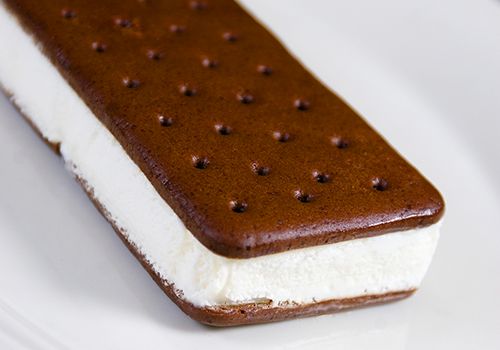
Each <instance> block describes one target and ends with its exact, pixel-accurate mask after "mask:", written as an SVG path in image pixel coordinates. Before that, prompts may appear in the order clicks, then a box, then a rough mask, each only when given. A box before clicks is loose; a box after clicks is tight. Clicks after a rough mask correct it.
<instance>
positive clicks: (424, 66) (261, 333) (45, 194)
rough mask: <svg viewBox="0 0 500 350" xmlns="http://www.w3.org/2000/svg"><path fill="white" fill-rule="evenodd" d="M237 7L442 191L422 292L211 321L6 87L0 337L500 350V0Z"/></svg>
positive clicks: (0, 132)
mask: <svg viewBox="0 0 500 350" xmlns="http://www.w3.org/2000/svg"><path fill="white" fill-rule="evenodd" d="M241 3H243V4H244V5H245V6H247V8H248V9H249V10H251V11H252V12H253V13H254V14H255V16H256V17H258V18H259V20H260V21H262V22H263V23H264V24H265V25H266V26H267V27H268V28H269V29H270V30H272V31H273V32H274V33H275V34H276V35H277V36H278V37H280V38H281V39H282V41H283V42H284V43H285V45H286V46H287V47H288V48H289V49H290V50H291V51H292V52H293V53H294V55H296V56H297V57H298V58H299V59H300V60H301V61H302V62H303V63H304V64H305V65H306V66H307V67H308V68H309V69H310V70H311V71H312V72H313V73H314V74H315V75H316V76H317V77H319V79H321V80H322V81H323V82H324V83H325V84H326V85H327V86H329V87H330V88H331V89H332V90H334V91H335V92H337V93H338V94H339V95H340V96H342V98H344V99H345V100H346V101H347V102H348V103H349V104H350V105H351V106H353V108H355V109H356V110H357V111H358V112H359V113H360V114H361V115H363V116H364V117H365V119H366V120H367V121H368V122H369V123H370V124H372V125H373V126H374V127H375V128H376V129H377V130H378V131H380V133H381V134H382V135H384V136H385V138H386V139H387V140H389V142H390V143H391V144H392V145H394V146H395V147H396V148H397V149H398V150H399V151H400V152H401V153H402V154H403V155H404V156H405V157H406V158H407V159H409V160H410V161H411V162H412V163H413V164H414V165H415V166H416V167H417V168H419V170H421V172H422V173H423V174H424V175H425V176H426V177H428V178H429V179H430V180H431V181H432V182H433V183H434V184H435V185H436V187H437V188H438V189H440V191H441V192H442V194H443V196H444V198H445V200H446V204H447V213H446V217H445V223H444V226H443V229H442V235H441V239H440V242H439V245H438V249H437V251H436V255H435V257H434V261H433V263H432V265H431V267H430V269H429V272H428V275H427V276H426V278H425V279H424V283H423V285H422V288H421V289H420V290H419V291H418V293H417V294H416V295H415V296H414V297H412V298H410V299H408V300H405V301H401V302H397V303H393V304H390V305H385V306H379V307H374V308H369V309H363V310H357V311H351V312H347V313H340V314H335V315H327V316H321V317H314V318H308V319H302V320H295V321H288V322H282V323H277V324H268V325H255V326H245V327H236V328H230V329H215V328H211V327H207V326H203V325H200V324H198V323H196V322H195V321H192V320H191V319H189V318H188V317H186V316H185V315H184V314H183V313H182V312H181V311H179V310H178V309H177V307H175V306H174V305H173V304H172V303H171V302H170V300H169V299H168V298H167V297H166V296H164V295H163V293H162V292H161V291H160V289H159V288H158V287H157V286H156V285H155V284H154V282H153V281H152V280H151V279H150V278H149V276H148V275H147V273H146V272H145V271H144V270H143V269H142V268H141V267H140V265H139V264H138V263H137V262H136V261H135V259H134V258H133V256H132V255H131V254H130V253H129V252H128V250H127V249H126V248H125V246H123V244H122V243H121V241H120V240H119V239H118V237H117V236H116V235H115V233H114V232H113V231H112V229H111V228H110V226H109V225H108V224H107V223H106V222H105V220H104V219H103V218H102V217H101V216H100V215H99V214H98V213H97V211H96V210H95V209H94V207H93V206H92V204H91V203H90V202H89V201H88V199H87V198H86V196H85V194H84V193H83V192H82V190H81V189H80V188H79V187H78V185H77V184H76V183H75V182H74V181H73V180H72V178H71V177H70V176H69V175H68V174H67V173H66V171H65V170H64V166H63V165H62V162H61V160H60V159H59V158H58V157H57V156H55V155H54V154H53V153H52V152H51V151H50V150H49V148H48V147H46V146H45V145H44V144H43V142H42V141H41V140H40V139H39V138H37V137H36V135H35V134H34V132H33V131H32V130H31V129H30V127H29V126H28V125H27V123H26V122H25V121H24V120H23V119H22V118H21V117H20V116H19V114H18V113H17V111H16V110H15V109H14V108H13V107H12V106H11V105H10V104H9V103H8V100H7V98H5V96H3V95H0V149H1V152H0V164H2V165H1V166H0V264H1V265H0V266H2V267H1V268H0V348H1V349H65V348H69V349H178V348H182V349H218V350H223V349H233V348H238V349H254V348H255V349H366V348H370V349H384V350H387V349H403V348H404V349H471V348H475V349H499V348H500V316H499V315H500V298H499V297H498V293H499V289H500V230H499V228H498V223H497V221H498V218H499V216H500V160H499V158H500V141H499V140H498V138H499V136H500V1H498V0H489V1H488V0H418V1H417V0H406V1H404V0H403V1H402V0H379V1H369V0H357V1H355V0H353V1H344V0H338V1H337V0H336V1H306V0H302V1H285V0H281V1H266V0H258V1H256V0H245V1H241ZM48 88H50V87H48Z"/></svg>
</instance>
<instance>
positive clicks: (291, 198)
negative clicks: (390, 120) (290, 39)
mask: <svg viewBox="0 0 500 350" xmlns="http://www.w3.org/2000/svg"><path fill="white" fill-rule="evenodd" d="M3 1H4V2H5V3H6V4H7V5H8V8H9V9H10V10H11V11H12V12H13V13H14V14H16V15H17V16H18V17H19V18H20V20H21V22H22V25H23V26H24V28H25V30H26V31H28V32H29V33H32V34H33V35H34V36H35V38H36V40H38V41H39V42H40V43H41V44H42V45H43V48H44V53H45V54H46V55H47V56H48V57H49V58H50V59H51V61H52V62H53V63H54V64H55V65H56V67H57V68H58V69H59V71H60V72H61V74H62V75H63V76H64V77H65V78H66V80H67V81H68V82H69V83H70V85H71V86H72V87H73V88H74V89H75V91H77V93H78V94H79V95H80V97H81V98H82V99H83V100H84V101H85V102H86V104H87V105H88V106H89V107H90V109H91V110H92V111H93V112H94V113H95V115H96V116H97V117H98V118H99V119H100V120H101V121H102V122H103V123H104V124H105V125H106V126H107V127H108V129H109V130H110V131H111V132H112V133H113V135H114V136H115V137H116V138H117V139H118V141H119V142H120V143H121V144H122V146H123V148H124V149H125V150H126V152H127V153H128V154H129V155H130V156H131V158H132V159H133V160H134V161H135V162H136V163H137V165H138V166H139V167H140V168H141V170H142V171H143V172H144V174H145V175H146V176H147V177H148V178H149V180H150V181H151V182H152V184H153V186H154V187H155V188H156V189H157V191H158V193H159V194H160V195H161V196H162V197H163V198H164V199H165V200H166V201H167V203H168V204H169V205H170V206H171V207H172V208H173V209H174V211H175V212H176V213H177V214H178V215H179V217H180V218H181V220H182V221H183V222H184V223H185V225H186V226H187V227H188V229H189V230H190V231H191V232H192V233H193V234H194V235H195V236H196V237H197V238H198V239H199V240H200V241H201V242H202V243H203V244H204V245H205V246H207V247H208V248H210V249H212V250H213V251H214V252H217V253H219V254H222V255H225V256H230V257H239V258H249V257H254V256H259V255H264V254H270V253H275V252H281V251H286V250H289V249H296V248H301V247H307V246H314V245H318V244H325V243H334V242H340V241H344V240H349V239H353V238H360V237H368V236H374V235H379V234H384V233H389V232H393V231H399V230H406V229H412V228H417V227H423V226H427V225H430V224H432V223H435V222H437V221H438V220H439V219H440V217H441V216H442V214H443V210H444V203H443V201H442V198H441V196H440V195H439V193H438V192H437V191H436V190H435V189H434V188H433V187H432V185H431V184H429V183H428V182H427V181H426V180H425V179H424V178H423V177H422V176H421V175H420V174H419V173H418V172H417V171H416V170H415V169H414V168H412V167H411V165H409V164H408V163H407V162H406V161H405V160H404V159H402V158H401V157H400V156H399V155H398V154H397V153H396V152H395V151H394V150H393V149H392V148H391V147H390V146H389V145H388V144H387V143H386V142H385V141H384V140H383V139H382V138H381V137H380V136H379V135H378V134H377V133H376V132H375V131H373V130H372V129H371V128H370V127H369V126H368V125H367V124H366V123H365V122H364V121H363V120H362V119H361V118H360V117H359V116H358V115H357V114H356V113H355V112H354V111H353V110H352V109H351V108H349V107H348V106H347V105H346V104H345V103H344V102H342V101H341V100H340V99H339V98H338V97H337V96H335V95H334V94H332V93H331V92H330V91H328V89H326V88H325V87H324V86H323V85H321V84H320V83H319V82H318V81H317V80H316V79H314V77H312V76H311V75H310V74H309V73H308V72H307V71H306V70H305V69H304V68H303V67H302V66H301V65H300V64H299V63H298V62H297V61H296V60H295V59H294V58H292V57H291V56H290V55H289V54H288V53H287V52H286V51H285V49H284V48H283V47H282V46H281V45H280V44H279V43H278V41H277V40H276V39H275V38H274V37H273V36H272V35H271V34H269V33H268V32H267V31H266V30H265V29H264V28H263V27H261V26H260V25H259V24H258V23H256V22H255V21H254V20H253V19H252V18H251V17H250V16H249V15H248V14H246V13H245V12H244V11H243V10H242V9H241V8H240V7H239V6H238V5H237V4H235V3H233V2H232V1H228V0H210V1H206V2H203V3H205V4H206V6H191V5H192V2H190V1H185V0H175V1H154V0H152V1H138V0H105V1H104V0H85V1H84V0H79V1H78V0H3ZM47 88H50V86H48V87H47Z"/></svg>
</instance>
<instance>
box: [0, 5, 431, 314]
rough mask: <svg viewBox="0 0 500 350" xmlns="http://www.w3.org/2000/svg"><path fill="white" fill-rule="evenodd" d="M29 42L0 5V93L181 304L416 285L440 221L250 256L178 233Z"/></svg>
mask: <svg viewBox="0 0 500 350" xmlns="http://www.w3.org/2000/svg"><path fill="white" fill-rule="evenodd" d="M0 4H1V1H0ZM37 46H38V45H37V44H36V43H35V42H34V40H33V39H32V38H31V37H30V36H29V35H27V34H26V33H25V32H24V31H23V29H22V28H21V27H20V25H19V23H18V21H17V20H16V19H15V18H13V17H12V16H11V15H10V14H9V13H7V12H6V10H5V9H4V8H3V6H0V48H1V49H0V83H1V84H2V86H3V88H4V89H5V90H6V91H7V92H8V93H10V94H12V99H13V100H14V102H15V103H16V105H17V106H19V107H20V108H21V111H22V113H24V114H25V115H27V116H29V118H30V119H31V121H32V122H33V123H34V124H35V126H36V127H37V128H38V129H39V130H40V132H41V133H42V135H43V136H44V137H45V138H47V139H48V140H49V141H50V142H52V143H60V151H61V154H62V157H63V159H64V161H65V162H66V164H67V165H68V169H69V170H70V171H71V172H72V173H73V174H74V175H75V176H77V177H79V178H81V179H84V180H85V182H86V183H87V184H88V186H89V188H91V189H92V190H93V193H94V195H95V198H96V200H97V201H98V202H99V203H101V204H102V205H103V207H104V208H105V209H106V211H107V212H108V213H109V217H108V219H109V220H111V221H113V222H114V223H115V224H116V226H117V227H119V228H122V229H123V230H122V231H123V234H124V235H125V237H126V239H127V240H128V241H129V242H130V243H132V245H133V246H135V247H137V249H139V251H140V253H141V254H142V255H143V256H144V257H145V259H146V260H147V261H148V262H149V263H150V264H151V266H152V267H153V268H154V270H155V271H156V272H158V273H159V275H160V276H161V277H162V278H164V279H165V280H166V281H168V282H169V283H171V284H173V285H174V286H175V288H176V289H177V290H178V291H180V293H179V295H180V296H181V297H182V298H184V299H185V300H186V301H188V302H191V303H192V304H194V305H195V306H214V305H221V304H238V303H248V302H259V301H262V300H265V301H271V302H272V303H273V304H276V305H277V304H281V303H283V302H285V303H286V302H289V303H310V302H319V301H323V300H330V299H342V298H352V297H357V296H364V295H376V294H384V293H389V292H397V291H406V290H412V289H416V288H418V287H419V286H420V283H421V281H422V279H423V277H424V275H425V273H426V271H427V268H428V266H429V264H430V262H431V259H432V255H433V254H434V250H435V248H436V244H437V241H438V237H439V227H440V223H438V224H435V225H432V226H430V227H426V228H422V229H415V230H410V231H402V232H397V233H391V234H385V235H381V236H377V237H370V238H362V239H356V240H351V241H346V242H341V243H336V244H331V245H323V246H316V247H310V248H304V249H298V250H293V251H288V252H284V253H279V254H273V255H268V256H262V257H257V258H252V259H231V258H225V257H222V256H220V255H217V254H214V253H212V252H211V251H209V250H208V249H207V248H205V247H204V246H203V245H202V244H201V243H199V242H198V241H197V240H196V239H195V238H194V236H193V235H192V234H191V233H190V232H189V231H188V230H187V229H186V227H185V226H184V224H183V223H182V222H181V221H180V219H179V218H178V217H177V216H176V214H175V213H174V212H173V210H172V209H171V208H170V207H169V206H168V205H167V204H166V203H165V201H164V200H163V199H162V198H161V197H160V196H159V195H158V193H157V192H156V190H155V189H154V188H153V186H152V185H151V183H150V182H149V181H148V180H147V178H146V177H145V176H144V174H143V173H142V172H141V170H140V169H139V168H138V166H137V165H136V164H135V163H134V162H133V161H132V160H131V159H130V157H129V156H128V155H127V154H126V153H125V151H124V150H123V148H122V147H121V146H120V144H119V143H118V141H117V140H116V139H115V138H114V137H113V135H112V134H111V133H110V132H109V131H108V129H107V128H106V127H105V126H104V125H103V124H102V123H101V122H100V121H99V120H98V119H97V118H96V117H95V116H94V115H93V113H92V112H91V111H90V110H89V108H88V107H87V106H86V105H85V104H84V103H83V101H82V100H81V99H80V98H79V97H78V95H77V94H76V93H75V92H74V91H73V90H72V88H71V87H69V85H68V84H67V83H66V81H65V80H64V79H63V78H62V77H61V75H60V74H59V72H58V71H57V69H56V68H55V67H54V66H53V65H52V64H51V63H50V62H49V60H48V59H47V58H46V57H45V56H44V55H43V54H41V52H40V50H39V48H38V47H37Z"/></svg>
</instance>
